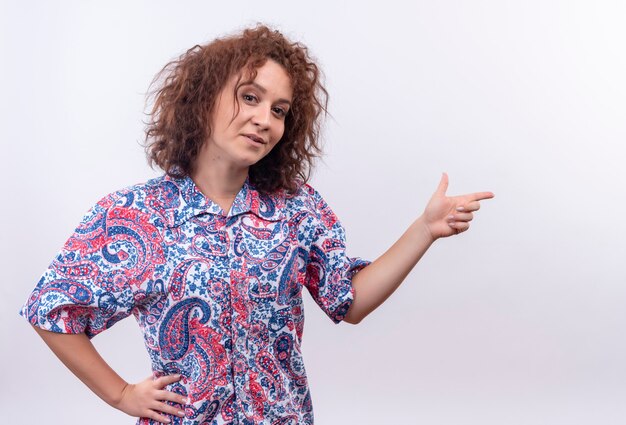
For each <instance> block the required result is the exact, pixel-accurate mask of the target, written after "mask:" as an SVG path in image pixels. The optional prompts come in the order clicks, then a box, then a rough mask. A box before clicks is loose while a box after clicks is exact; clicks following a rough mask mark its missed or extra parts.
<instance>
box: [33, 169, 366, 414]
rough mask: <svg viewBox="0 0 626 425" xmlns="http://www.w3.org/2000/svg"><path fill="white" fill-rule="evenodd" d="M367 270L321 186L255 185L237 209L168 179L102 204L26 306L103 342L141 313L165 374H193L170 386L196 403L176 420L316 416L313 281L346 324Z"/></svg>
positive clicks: (47, 320) (37, 320)
mask: <svg viewBox="0 0 626 425" xmlns="http://www.w3.org/2000/svg"><path fill="white" fill-rule="evenodd" d="M367 264H368V262H367V261H364V260H360V259H353V258H348V257H347V256H346V254H345V237H344V230H343V228H342V226H341V224H340V223H339V221H338V220H337V217H336V216H335V214H334V213H333V212H332V211H331V209H330V208H329V207H328V205H327V204H326V202H325V201H324V200H323V199H322V197H321V196H320V195H319V194H318V193H317V192H316V191H315V190H314V189H312V188H311V187H310V186H308V185H302V186H301V187H300V188H299V190H298V191H297V192H296V193H295V194H291V195H286V194H285V193H282V192H281V193H278V194H273V195H265V194H262V193H260V192H258V191H256V190H255V189H254V188H253V186H252V185H250V184H249V183H248V181H246V183H245V184H244V186H243V188H242V189H241V191H240V192H239V193H238V194H237V197H236V198H235V201H234V203H233V205H232V207H231V210H230V212H229V213H228V214H227V215H225V214H224V212H223V211H222V209H221V208H220V207H219V206H218V205H217V204H216V203H214V202H212V201H211V200H210V199H208V198H207V197H206V196H204V195H203V194H202V192H200V191H199V190H198V188H197V187H196V185H195V184H194V182H193V180H192V179H191V178H189V177H187V178H183V179H174V178H170V177H168V176H163V177H159V178H155V179H152V180H150V181H148V182H147V183H145V184H140V185H136V186H133V187H130V188H127V189H124V190H121V191H118V192H115V193H113V194H111V195H109V196H106V197H105V198H103V199H102V200H101V201H100V202H98V203H97V204H96V205H95V206H94V207H93V208H92V209H91V210H90V211H89V212H88V213H87V214H86V216H85V217H84V218H83V220H82V222H81V223H80V225H79V226H78V228H77V229H76V231H75V232H74V234H73V235H72V236H71V237H70V238H69V240H68V241H67V242H66V243H65V245H64V247H63V249H62V250H61V252H60V253H59V254H58V256H57V257H56V258H55V259H54V261H53V262H52V264H51V265H50V267H49V268H48V269H47V270H46V271H45V273H44V274H43V276H42V278H41V280H40V281H39V283H38V284H37V286H36V288H35V289H34V290H33V292H32V294H31V296H30V298H29V299H28V301H27V303H26V304H25V305H24V307H23V309H22V311H21V314H22V315H23V316H24V317H26V318H27V319H28V320H29V321H30V323H31V324H33V325H35V326H38V327H40V328H43V329H46V330H49V331H53V332H63V333H81V332H85V333H86V335H87V336H88V337H90V338H92V337H93V336H95V335H97V334H98V333H100V332H102V331H103V330H105V329H107V328H109V327H110V326H112V325H113V324H115V323H116V322H118V321H119V320H121V319H123V318H125V317H127V316H129V315H130V314H133V315H134V316H135V318H136V319H137V322H138V323H139V326H140V327H141V330H142V332H143V335H144V339H145V344H146V348H147V350H148V353H149V355H150V359H151V361H152V369H153V372H154V376H155V377H158V376H162V375H165V374H174V373H179V374H181V375H182V379H181V381H179V382H177V383H174V384H172V385H170V386H168V387H167V389H168V390H170V391H174V392H176V393H179V394H181V395H185V396H188V397H189V398H190V400H191V401H190V403H189V404H188V405H185V406H179V407H181V408H183V409H184V411H185V413H186V417H185V418H178V417H174V416H171V417H170V419H171V421H172V423H173V424H214V425H217V424H242V425H243V424H246V425H252V424H268V425H269V424H271V425H278V424H280V425H287V424H289V425H296V424H299V425H302V424H312V423H313V410H312V404H311V397H310V391H309V388H308V384H307V377H306V373H305V368H304V363H303V359H302V354H301V349H300V346H301V341H302V331H303V326H304V312H303V308H302V307H303V305H302V288H303V287H306V288H307V290H308V291H309V293H310V294H311V296H312V297H313V299H314V300H315V302H316V303H317V304H318V305H319V306H320V307H321V308H322V310H323V311H324V312H325V313H326V314H327V315H328V316H329V317H330V318H331V319H332V320H333V321H335V322H337V323H338V322H340V321H341V320H342V319H343V318H344V316H345V314H346V312H347V311H348V308H349V307H350V304H351V302H352V299H353V289H352V284H351V279H352V276H353V275H354V274H355V273H356V272H357V271H358V270H360V269H361V268H363V267H365V266H366V265H367ZM137 423H138V424H149V423H156V422H153V421H150V420H148V419H145V418H143V419H139V420H138V421H137Z"/></svg>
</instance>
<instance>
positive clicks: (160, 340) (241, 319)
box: [21, 26, 493, 425]
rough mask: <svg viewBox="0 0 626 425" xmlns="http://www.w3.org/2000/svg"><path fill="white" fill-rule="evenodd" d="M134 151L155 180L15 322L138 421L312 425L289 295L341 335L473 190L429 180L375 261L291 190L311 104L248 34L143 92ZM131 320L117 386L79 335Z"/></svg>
mask: <svg viewBox="0 0 626 425" xmlns="http://www.w3.org/2000/svg"><path fill="white" fill-rule="evenodd" d="M155 84H157V90H156V91H155V98H154V108H153V111H152V119H151V122H150V123H149V124H148V129H147V142H148V144H147V151H148V155H149V158H150V160H151V162H152V163H154V164H156V165H158V166H159V167H160V168H162V169H163V170H164V171H165V175H163V176H162V177H159V178H155V179H153V180H150V181H148V182H147V183H145V184H140V185H136V186H132V187H129V188H126V189H123V190H120V191H118V192H115V193H113V194H110V195H108V196H106V197H104V198H103V199H102V200H101V201H100V202H98V203H97V204H96V205H95V206H94V207H93V208H92V209H91V210H90V211H89V212H88V213H87V214H86V216H85V217H84V219H83V220H82V222H81V223H80V225H79V226H78V227H77V229H76V231H75V232H74V234H73V235H72V236H71V237H70V238H69V240H68V241H67V242H66V243H65V245H64V247H63V249H62V250H61V252H60V253H59V254H58V256H57V257H56V258H55V260H54V261H53V263H52V264H51V265H50V267H49V268H48V269H47V270H46V271H45V273H44V274H43V276H42V278H41V280H40V281H39V283H38V284H37V286H36V288H35V289H34V290H33V292H32V294H31V296H30V298H29V300H28V301H27V303H26V305H25V306H24V307H23V309H22V311H21V314H22V315H23V316H24V317H26V318H27V319H28V320H29V321H30V323H31V324H32V325H33V326H34V328H35V329H36V331H37V332H38V333H39V335H40V336H41V337H42V338H43V339H44V341H45V342H46V343H47V344H48V345H49V346H50V348H51V349H52V350H53V351H54V353H55V354H56V355H57V356H58V357H59V358H60V359H61V361H63V363H64V364H65V365H66V366H67V367H68V368H69V369H70V370H71V371H72V372H73V373H74V374H76V376H78V378H80V379H81V380H82V381H83V382H84V383H85V384H86V385H87V386H88V387H89V388H90V389H91V390H93V391H94V392H95V393H96V394H97V395H98V396H99V397H101V398H102V399H103V400H104V401H105V402H107V403H109V404H110V405H111V406H113V407H115V408H117V409H120V410H122V411H123V412H126V413H127V414H129V415H131V416H135V417H139V418H140V419H139V420H138V423H143V424H147V423H180V424H282V425H286V424H294V425H295V424H312V423H313V411H312V404H311V398H310V394H309V388H308V385H307V378H306V373H305V369H304V363H303V360H302V356H301V351H300V343H301V337H302V329H303V325H304V313H303V310H302V297H301V295H302V289H303V288H304V287H306V288H307V290H308V291H309V292H310V294H311V295H312V297H313V299H314V300H315V301H316V302H317V304H318V305H319V306H320V307H321V308H322V310H323V311H324V312H325V313H326V314H327V315H328V316H329V317H330V318H331V319H332V320H334V321H335V322H340V321H342V320H345V321H347V322H349V323H353V324H356V323H359V322H360V321H361V320H362V319H363V318H364V317H365V316H367V315H368V314H369V313H370V312H371V311H373V310H374V309H376V308H377V307H378V306H379V305H380V304H382V303H383V302H384V301H385V300H386V299H387V298H388V297H389V296H390V295H391V293H393V291H394V290H395V289H396V288H397V287H398V286H399V285H400V283H401V282H402V281H403V279H404V278H405V277H406V275H407V274H408V273H409V271H410V270H411V269H412V268H413V267H414V266H415V264H416V263H417V261H418V260H419V259H420V258H421V256H422V255H423V254H424V252H425V251H426V250H427V249H428V248H429V246H430V245H431V244H432V243H433V242H434V241H435V240H437V239H438V238H441V237H446V236H451V235H455V234H457V233H461V232H464V231H466V230H467V229H468V228H469V222H470V221H471V220H472V217H473V212H475V211H477V210H478V208H479V201H480V200H483V199H487V198H491V197H493V194H492V193H490V192H481V193H475V194H471V195H464V196H457V197H448V196H446V188H447V184H448V179H447V176H446V175H445V174H444V175H443V176H442V179H441V182H440V184H439V187H438V188H437V190H436V192H435V193H434V195H433V197H432V198H431V200H430V201H429V203H428V205H427V206H426V209H425V211H424V213H423V214H422V216H420V217H419V218H418V219H417V220H416V221H415V222H414V223H413V224H412V225H411V226H410V227H409V228H408V229H407V231H406V232H405V233H404V235H402V237H401V238H400V239H399V240H398V241H397V242H396V243H395V244H394V245H393V246H392V247H391V248H389V250H388V251H387V252H386V253H384V254H383V255H382V256H381V257H380V258H378V259H377V260H376V261H374V262H372V263H369V262H367V261H364V260H360V259H356V258H349V257H347V256H346V253H345V238H344V231H343V228H342V226H341V224H340V223H339V221H338V219H337V217H336V216H335V215H334V213H333V212H332V210H331V209H330V208H329V206H328V205H327V204H326V203H325V201H324V200H323V199H322V197H321V196H320V195H319V194H318V193H317V192H316V191H315V190H314V189H313V188H312V187H311V186H309V185H308V184H306V181H307V178H308V171H309V170H310V166H311V164H312V161H313V159H314V158H315V157H316V156H317V155H318V154H319V152H320V149H319V146H318V140H317V137H318V130H319V118H320V114H321V113H322V112H324V111H325V105H326V91H325V90H324V88H323V87H322V85H321V84H320V81H319V71H318V68H317V66H316V65H315V63H314V62H313V61H312V60H311V59H310V57H309V56H308V53H307V50H306V48H305V47H304V46H302V45H301V44H299V43H292V42H290V41H288V40H287V39H286V38H285V37H284V36H283V35H282V34H280V33H279V32H277V31H272V30H270V29H268V28H267V27H264V26H258V27H256V28H253V29H248V30H246V31H244V32H243V33H241V34H237V35H234V36H230V37H227V38H222V39H217V40H215V41H213V42H212V43H210V44H208V45H205V46H195V47H194V48H192V49H190V50H189V51H187V52H186V53H185V54H184V55H182V56H181V57H180V58H179V59H178V60H176V61H174V62H172V63H170V64H168V65H167V66H166V67H165V68H164V69H163V71H162V72H161V74H160V78H158V79H157V80H155ZM130 314H133V315H134V316H135V318H136V319H137V321H138V323H139V325H140V327H141V329H142V331H143V334H144V338H145V344H146V347H147V350H148V352H149V355H150V358H151V360H152V369H153V371H154V373H153V376H151V377H150V378H148V379H146V380H144V381H142V382H139V383H136V384H129V383H127V382H126V381H124V379H122V378H121V377H120V376H119V375H117V374H116V373H115V371H113V370H112V369H111V368H110V367H109V366H108V365H107V363H106V362H105V360H103V359H102V358H101V357H100V356H99V355H98V353H97V351H96V350H95V349H94V346H93V345H92V344H91V342H90V338H92V337H94V336H95V335H97V334H98V333H100V332H102V331H103V330H105V329H107V328H108V327H110V326H112V325H113V324H114V323H116V322H117V321H119V320H121V319H123V318H125V317H127V316H128V315H130Z"/></svg>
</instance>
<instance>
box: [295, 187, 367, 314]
mask: <svg viewBox="0 0 626 425" xmlns="http://www.w3.org/2000/svg"><path fill="white" fill-rule="evenodd" d="M313 195H314V200H315V209H316V213H317V214H316V218H315V223H314V224H315V227H314V228H315V232H314V234H313V241H312V243H311V246H310V249H309V255H308V261H307V266H306V280H305V286H306V288H307V289H308V291H309V293H310V294H311V296H312V297H313V299H314V300H315V302H316V303H317V304H318V305H319V306H320V308H321V309H322V310H323V311H324V312H325V313H326V314H327V315H328V317H330V318H331V319H332V320H333V322H335V323H339V322H340V321H342V320H343V319H344V317H345V315H346V313H347V312H348V309H349V308H350V305H351V304H352V300H353V299H354V289H353V287H352V277H353V276H354V275H355V274H356V273H357V272H358V271H359V270H361V269H362V268H364V267H365V266H367V265H368V264H370V261H367V260H363V259H360V258H357V257H348V256H347V255H346V237H345V230H344V228H343V226H342V225H341V223H340V222H339V219H338V218H337V216H336V215H335V213H334V212H333V211H332V210H331V209H330V207H329V206H328V204H327V203H326V201H324V199H322V197H321V196H320V195H319V194H318V193H317V192H314V194H313Z"/></svg>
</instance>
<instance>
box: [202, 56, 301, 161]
mask: <svg viewBox="0 0 626 425" xmlns="http://www.w3.org/2000/svg"><path fill="white" fill-rule="evenodd" d="M237 77H238V76H234V77H233V78H231V79H230V80H229V81H228V83H227V84H226V86H225V87H224V88H223V89H222V91H221V92H220V94H219V96H218V98H217V100H216V104H215V108H214V110H213V114H212V116H211V127H212V130H213V131H212V134H211V136H210V137H209V139H208V140H207V145H206V146H205V148H206V150H207V151H208V153H209V155H210V158H211V159H212V160H217V161H226V162H227V163H228V164H227V165H228V166H233V167H235V168H245V169H247V168H248V167H250V166H251V165H253V164H255V163H257V162H258V161H259V160H260V159H261V158H263V157H264V156H265V155H267V154H268V153H269V152H270V151H271V150H272V149H273V148H274V146H276V144H277V143H278V141H279V140H280V138H281V137H282V136H283V133H284V131H285V117H286V115H287V112H288V111H289V107H290V106H291V101H292V87H291V80H290V78H289V76H288V75H287V72H286V71H285V69H284V68H283V67H282V66H281V65H279V64H278V63H276V62H274V61H272V60H269V59H268V60H267V62H265V64H264V65H263V66H261V67H260V68H258V69H257V75H256V77H255V79H254V81H247V80H249V79H248V78H246V75H245V73H244V75H243V76H242V79H241V81H242V82H244V84H241V82H240V83H239V84H240V86H239V87H238V88H237V90H236V91H235V85H236V84H237ZM235 96H236V99H235ZM237 102H238V103H239V105H237ZM199 165H200V164H199Z"/></svg>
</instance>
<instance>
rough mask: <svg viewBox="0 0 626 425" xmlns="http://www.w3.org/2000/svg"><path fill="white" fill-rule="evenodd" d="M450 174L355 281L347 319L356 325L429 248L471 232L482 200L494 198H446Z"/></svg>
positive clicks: (483, 195) (482, 194)
mask: <svg viewBox="0 0 626 425" xmlns="http://www.w3.org/2000/svg"><path fill="white" fill-rule="evenodd" d="M447 189H448V175H447V174H446V173H444V174H443V176H442V177H441V182H440V183H439V187H438V188H437V190H436V191H435V193H434V194H433V196H432V197H431V198H430V201H429V202H428V205H426V208H425V209H424V213H423V214H422V215H421V216H420V217H419V218H418V219H417V220H415V221H414V222H413V224H411V226H409V228H408V229H407V230H406V232H404V234H403V235H402V236H401V237H400V239H398V240H397V241H396V242H395V243H394V244H393V245H392V246H391V248H389V249H388V250H387V251H386V252H385V253H384V254H383V255H381V256H380V257H379V258H378V259H376V261H374V262H373V263H371V264H370V265H368V266H367V267H365V268H364V269H363V270H361V271H359V272H358V273H357V274H356V275H354V277H353V278H352V286H353V287H354V300H353V301H352V305H351V306H350V309H349V310H348V313H347V314H346V316H345V318H344V320H345V321H346V322H348V323H352V324H357V323H359V322H360V321H361V320H363V319H364V318H365V316H367V315H368V314H370V313H371V312H372V311H374V310H375V309H376V308H378V306H380V305H381V304H382V303H383V302H385V300H386V299H387V298H389V296H390V295H391V294H392V293H393V292H394V291H395V290H396V289H397V288H398V286H400V284H401V283H402V281H403V280H404V278H405V277H406V276H407V275H408V274H409V272H410V271H411V270H412V269H413V267H415V265H416V264H417V262H418V261H419V260H420V258H422V256H423V255H424V253H425V252H426V251H427V250H428V248H429V247H430V246H431V245H432V243H433V242H435V241H436V240H437V239H439V238H443V237H448V236H452V235H455V234H459V233H462V232H464V231H466V230H467V229H469V222H470V221H471V220H472V218H473V217H474V215H473V213H474V212H475V211H478V209H479V208H480V203H479V201H481V200H483V199H490V198H493V196H494V195H493V193H491V192H477V193H472V194H469V195H461V196H453V197H448V196H446V190H447Z"/></svg>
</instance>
